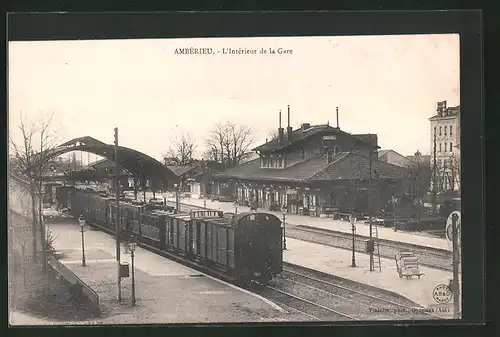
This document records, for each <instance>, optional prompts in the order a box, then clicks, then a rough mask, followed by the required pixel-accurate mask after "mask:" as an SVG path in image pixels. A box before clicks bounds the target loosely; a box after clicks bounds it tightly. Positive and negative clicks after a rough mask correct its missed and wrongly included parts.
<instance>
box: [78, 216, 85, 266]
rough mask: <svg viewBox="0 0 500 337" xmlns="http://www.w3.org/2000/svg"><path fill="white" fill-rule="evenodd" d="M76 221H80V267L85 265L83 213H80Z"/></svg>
mask: <svg viewBox="0 0 500 337" xmlns="http://www.w3.org/2000/svg"><path fill="white" fill-rule="evenodd" d="M78 222H79V223H80V232H81V233H82V267H85V266H86V264H85V241H84V236H83V232H84V231H85V219H84V218H83V215H80V217H79V218H78Z"/></svg>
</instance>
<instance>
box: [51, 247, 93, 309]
mask: <svg viewBox="0 0 500 337" xmlns="http://www.w3.org/2000/svg"><path fill="white" fill-rule="evenodd" d="M48 262H49V267H50V268H51V269H52V270H53V272H54V273H55V275H56V277H62V278H63V279H65V280H66V281H67V282H68V283H69V284H71V285H73V286H74V285H79V286H80V287H81V288H80V289H81V295H82V296H84V297H85V298H86V299H87V300H88V304H89V306H90V309H91V310H92V312H93V313H94V315H95V316H100V315H101V308H100V305H99V295H97V293H96V292H95V291H94V290H92V288H90V287H89V286H88V285H87V284H86V283H85V282H83V281H82V280H81V279H80V278H79V277H78V276H76V275H75V274H74V273H73V272H71V271H70V270H69V269H68V268H66V267H65V266H64V265H63V264H62V263H61V262H59V261H57V260H56V259H55V258H54V257H53V256H50V257H49V261H48Z"/></svg>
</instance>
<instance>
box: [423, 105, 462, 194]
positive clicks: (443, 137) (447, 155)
mask: <svg viewBox="0 0 500 337" xmlns="http://www.w3.org/2000/svg"><path fill="white" fill-rule="evenodd" d="M429 121H430V128H431V133H430V134H431V139H430V149H431V151H430V153H431V168H432V171H433V172H432V173H433V179H432V182H431V189H434V185H433V184H434V180H435V181H436V191H437V192H438V193H440V192H446V191H460V106H455V107H448V106H447V102H446V101H442V102H438V103H437V114H436V115H434V116H432V117H431V118H429ZM434 177H435V178H434Z"/></svg>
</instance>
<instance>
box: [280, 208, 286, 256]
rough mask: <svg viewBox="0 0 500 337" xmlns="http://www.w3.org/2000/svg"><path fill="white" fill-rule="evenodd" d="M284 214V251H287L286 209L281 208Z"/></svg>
mask: <svg viewBox="0 0 500 337" xmlns="http://www.w3.org/2000/svg"><path fill="white" fill-rule="evenodd" d="M281 212H282V213H283V250H286V207H285V206H283V207H282V208H281Z"/></svg>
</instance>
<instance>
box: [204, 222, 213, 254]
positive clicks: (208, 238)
mask: <svg viewBox="0 0 500 337" xmlns="http://www.w3.org/2000/svg"><path fill="white" fill-rule="evenodd" d="M204 223H205V226H206V227H205V230H206V233H207V235H206V236H205V239H206V247H205V250H206V254H207V259H209V260H212V224H211V223H210V222H208V221H204Z"/></svg>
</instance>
